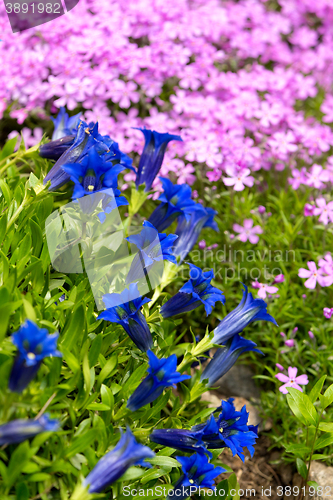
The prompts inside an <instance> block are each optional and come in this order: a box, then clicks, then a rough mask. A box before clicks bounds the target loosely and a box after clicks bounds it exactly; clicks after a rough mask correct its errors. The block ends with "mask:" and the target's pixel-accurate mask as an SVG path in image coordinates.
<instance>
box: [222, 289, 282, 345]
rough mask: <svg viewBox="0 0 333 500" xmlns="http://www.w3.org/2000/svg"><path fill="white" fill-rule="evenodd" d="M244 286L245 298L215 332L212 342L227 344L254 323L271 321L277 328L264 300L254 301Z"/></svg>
mask: <svg viewBox="0 0 333 500" xmlns="http://www.w3.org/2000/svg"><path fill="white" fill-rule="evenodd" d="M243 286H244V292H243V298H242V300H241V302H240V304H239V305H238V306H237V307H236V309H234V310H233V311H231V312H230V313H229V314H227V316H226V317H225V318H223V320H222V321H221V323H220V324H219V325H218V326H217V327H216V328H215V330H214V337H213V340H212V342H213V343H214V344H225V342H226V341H227V340H228V339H230V338H231V337H232V336H233V335H236V334H237V333H240V332H242V331H243V330H244V328H246V327H247V326H248V325H249V324H250V323H252V322H253V321H258V320H264V321H270V322H271V323H274V325H276V326H277V322H276V321H275V319H274V318H273V317H272V316H271V315H270V314H268V312H267V304H266V302H265V301H264V300H262V299H254V298H253V297H252V293H249V292H248V289H247V287H246V286H245V285H244V284H243Z"/></svg>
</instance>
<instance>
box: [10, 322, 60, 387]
mask: <svg viewBox="0 0 333 500" xmlns="http://www.w3.org/2000/svg"><path fill="white" fill-rule="evenodd" d="M58 336H59V334H58V333H53V334H52V335H49V332H48V331H47V330H46V329H45V328H38V326H37V325H35V323H33V322H32V321H30V320H27V321H26V322H25V323H24V324H23V325H22V326H21V327H20V329H19V330H18V331H17V332H16V333H14V335H13V336H12V342H13V344H15V345H16V347H17V348H18V353H17V356H16V358H15V361H14V365H13V368H12V371H11V374H10V378H9V385H8V387H9V389H10V390H11V391H13V392H22V391H23V389H25V388H26V387H27V385H28V384H29V383H30V382H31V380H32V379H33V378H34V377H35V376H36V374H37V372H38V370H39V367H40V365H41V363H42V361H43V359H44V358H46V357H49V356H61V353H60V352H59V351H57V340H58Z"/></svg>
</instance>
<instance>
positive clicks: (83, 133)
mask: <svg viewBox="0 0 333 500" xmlns="http://www.w3.org/2000/svg"><path fill="white" fill-rule="evenodd" d="M97 134H98V124H97V123H96V124H93V123H91V124H89V125H87V124H86V123H85V122H84V121H80V123H79V125H78V130H77V134H76V137H75V139H74V142H73V144H72V145H71V146H70V147H69V148H68V149H66V151H65V152H64V153H63V154H62V155H61V157H60V158H59V159H58V161H56V163H55V164H54V165H53V167H52V168H51V170H50V171H49V173H48V174H47V175H46V177H45V179H44V184H46V182H48V181H51V187H50V189H51V190H55V189H57V188H58V187H60V186H62V185H63V184H65V183H66V182H68V181H69V174H67V173H66V172H65V171H64V170H63V169H62V166H63V165H65V164H66V163H75V162H77V161H78V160H79V159H80V158H81V157H82V156H83V155H84V154H85V153H87V152H88V150H89V149H90V148H91V147H92V146H93V144H94V142H95V139H96V137H97Z"/></svg>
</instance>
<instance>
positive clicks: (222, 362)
mask: <svg viewBox="0 0 333 500" xmlns="http://www.w3.org/2000/svg"><path fill="white" fill-rule="evenodd" d="M256 347H257V344H255V343H254V342H252V341H251V340H246V339H244V338H243V337H240V336H239V335H238V334H236V335H234V336H233V337H231V338H230V339H229V340H228V341H227V343H226V345H225V346H223V347H221V348H220V349H218V350H217V351H216V353H215V354H214V356H213V359H212V360H211V361H210V363H209V364H208V365H207V366H206V368H205V369H204V371H203V372H202V374H201V379H200V380H201V381H203V380H205V379H208V386H212V385H214V384H215V383H216V382H217V381H218V380H219V379H220V378H221V377H223V375H225V374H226V373H227V372H228V371H229V370H230V368H231V367H232V366H233V365H234V364H235V363H236V361H237V359H238V358H239V356H240V355H241V354H243V352H247V351H254V352H258V353H259V354H263V353H262V352H261V351H259V349H256Z"/></svg>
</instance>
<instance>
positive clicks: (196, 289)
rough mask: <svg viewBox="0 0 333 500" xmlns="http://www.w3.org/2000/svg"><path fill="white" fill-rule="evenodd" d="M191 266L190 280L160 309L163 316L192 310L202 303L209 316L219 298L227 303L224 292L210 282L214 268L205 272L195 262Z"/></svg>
mask: <svg viewBox="0 0 333 500" xmlns="http://www.w3.org/2000/svg"><path fill="white" fill-rule="evenodd" d="M189 266H190V280H189V281H188V282H187V283H185V285H183V286H182V287H181V289H180V290H179V292H178V293H176V295H174V296H173V297H171V299H169V300H168V301H167V302H166V303H165V304H163V306H162V307H161V310H160V313H161V315H162V316H163V318H169V317H170V316H176V315H177V314H181V313H185V312H188V311H192V310H193V309H195V308H196V307H198V306H200V305H201V304H204V306H205V310H206V315H207V316H208V314H210V313H211V312H212V310H213V307H214V306H215V302H217V301H218V300H219V301H221V302H222V304H224V303H225V297H224V295H223V292H221V290H219V289H218V288H215V287H213V286H212V285H211V284H210V282H211V280H212V279H213V278H214V272H213V270H212V269H211V270H210V271H206V272H203V271H202V269H200V267H197V266H195V265H194V264H189Z"/></svg>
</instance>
